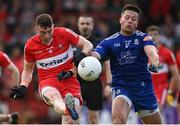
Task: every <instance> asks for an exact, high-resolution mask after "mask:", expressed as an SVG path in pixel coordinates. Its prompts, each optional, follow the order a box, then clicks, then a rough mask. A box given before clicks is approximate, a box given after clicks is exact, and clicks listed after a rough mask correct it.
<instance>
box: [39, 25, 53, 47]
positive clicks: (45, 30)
mask: <svg viewBox="0 0 180 125" xmlns="http://www.w3.org/2000/svg"><path fill="white" fill-rule="evenodd" d="M53 27H54V26H52V27H41V26H39V25H38V26H36V30H37V33H38V34H39V37H40V39H41V41H42V42H43V43H45V44H48V43H49V42H50V41H51V40H52V34H53Z"/></svg>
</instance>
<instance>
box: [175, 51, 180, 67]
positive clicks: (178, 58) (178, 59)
mask: <svg viewBox="0 0 180 125" xmlns="http://www.w3.org/2000/svg"><path fill="white" fill-rule="evenodd" d="M176 62H177V66H178V68H179V70H180V51H179V52H177V54H176Z"/></svg>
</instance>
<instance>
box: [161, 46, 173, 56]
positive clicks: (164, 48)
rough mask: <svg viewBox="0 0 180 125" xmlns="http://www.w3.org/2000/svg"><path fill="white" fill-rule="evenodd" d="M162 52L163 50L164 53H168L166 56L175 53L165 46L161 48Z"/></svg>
mask: <svg viewBox="0 0 180 125" xmlns="http://www.w3.org/2000/svg"><path fill="white" fill-rule="evenodd" d="M160 50H161V51H162V52H163V53H166V54H171V53H173V52H172V51H171V50H170V49H169V48H167V47H165V46H163V45H161V46H160Z"/></svg>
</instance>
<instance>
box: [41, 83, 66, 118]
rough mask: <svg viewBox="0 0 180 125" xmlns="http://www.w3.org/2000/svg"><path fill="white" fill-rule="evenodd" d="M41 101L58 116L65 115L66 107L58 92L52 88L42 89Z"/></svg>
mask: <svg viewBox="0 0 180 125" xmlns="http://www.w3.org/2000/svg"><path fill="white" fill-rule="evenodd" d="M41 94H42V97H43V100H44V101H45V102H46V103H47V104H48V105H51V106H53V108H54V110H55V111H56V112H57V113H58V114H60V115H63V114H67V112H66V106H65V103H64V101H63V98H62V96H61V94H60V93H59V91H58V90H57V89H55V88H53V87H44V88H43V89H42V91H41Z"/></svg>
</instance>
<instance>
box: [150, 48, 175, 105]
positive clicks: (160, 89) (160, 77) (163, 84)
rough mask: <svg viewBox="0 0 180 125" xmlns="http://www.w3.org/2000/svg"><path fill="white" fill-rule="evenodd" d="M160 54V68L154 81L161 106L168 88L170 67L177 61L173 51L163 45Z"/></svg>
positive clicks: (153, 77) (153, 74) (154, 74)
mask: <svg viewBox="0 0 180 125" xmlns="http://www.w3.org/2000/svg"><path fill="white" fill-rule="evenodd" d="M158 54H159V61H160V68H159V72H158V73H152V80H153V85H154V90H155V95H156V97H157V100H158V102H159V103H160V104H161V105H164V103H165V100H166V94H167V88H168V73H169V67H170V66H171V65H174V64H176V61H175V57H174V55H173V53H172V52H171V50H169V49H168V48H166V47H164V46H162V45H161V46H160V47H159V52H158Z"/></svg>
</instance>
